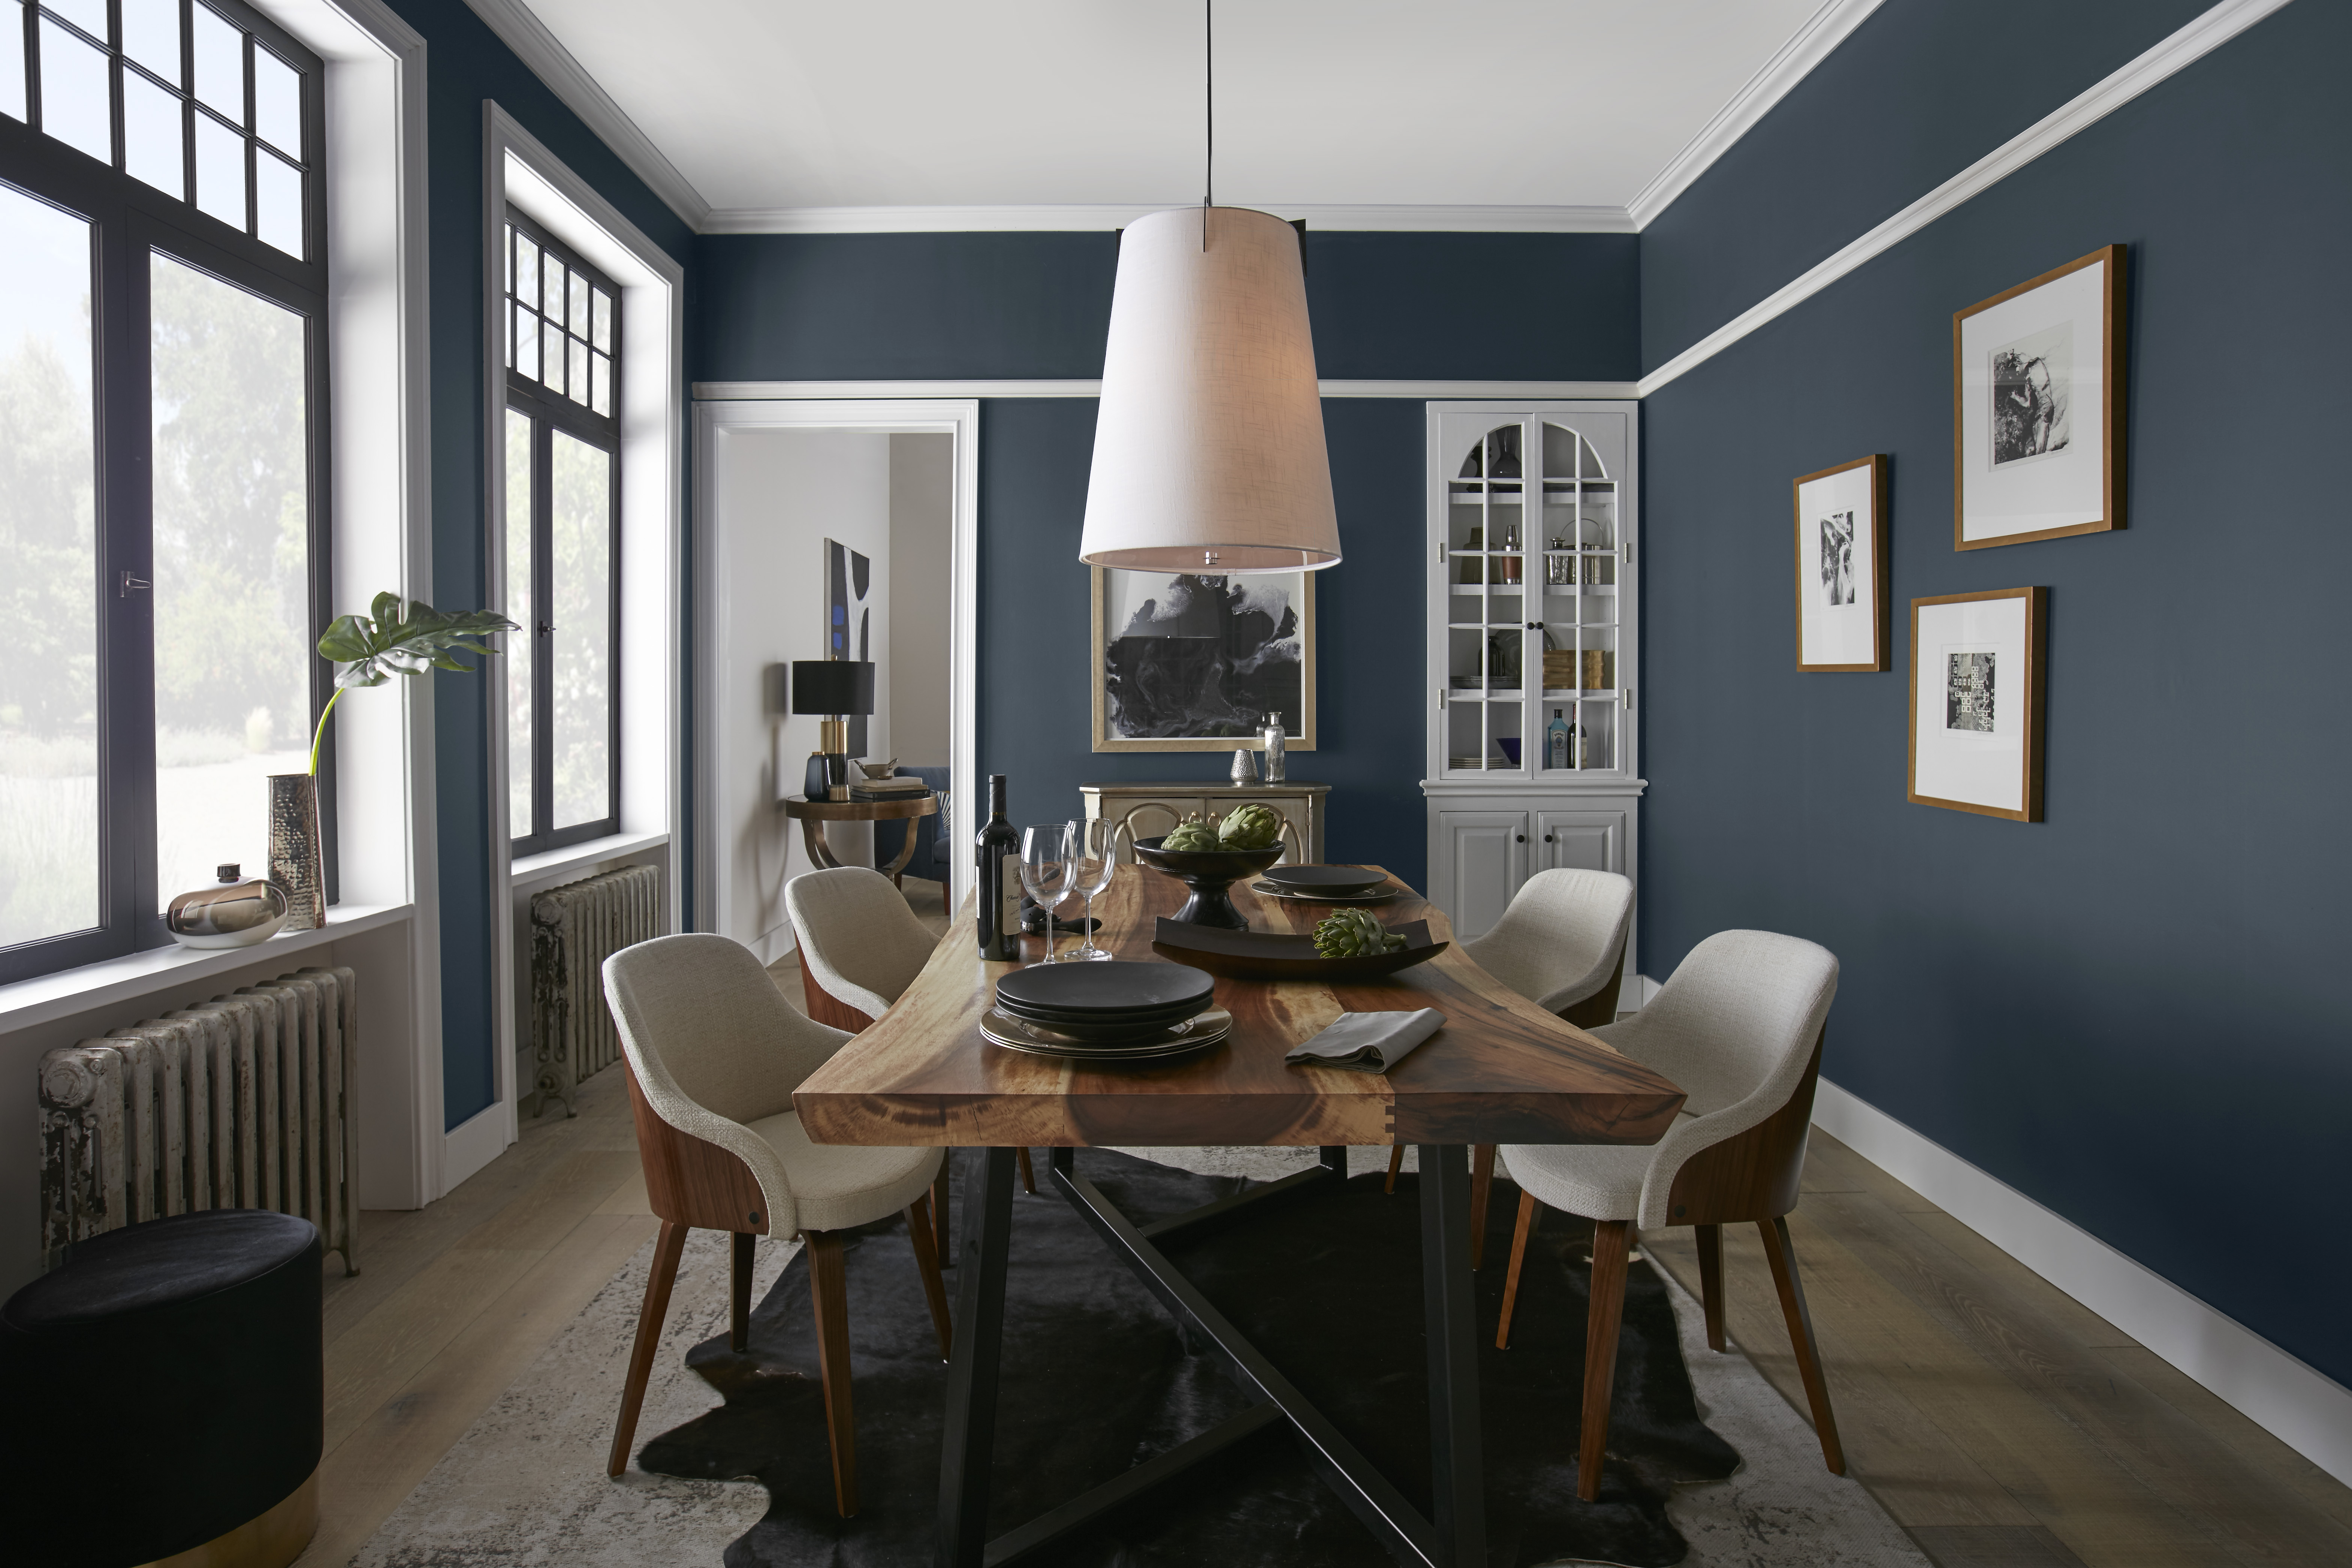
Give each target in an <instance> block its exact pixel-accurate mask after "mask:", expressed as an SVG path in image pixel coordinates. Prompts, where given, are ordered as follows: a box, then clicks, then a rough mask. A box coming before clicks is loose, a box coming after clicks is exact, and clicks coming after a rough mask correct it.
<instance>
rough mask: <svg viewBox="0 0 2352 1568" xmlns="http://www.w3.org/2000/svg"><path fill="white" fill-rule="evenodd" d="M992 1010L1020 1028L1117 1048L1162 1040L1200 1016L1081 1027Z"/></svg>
mask: <svg viewBox="0 0 2352 1568" xmlns="http://www.w3.org/2000/svg"><path fill="white" fill-rule="evenodd" d="M996 1010H997V1011H998V1012H999V1013H1002V1014H1003V1016H1006V1017H1008V1018H1015V1019H1018V1020H1019V1021H1021V1022H1022V1023H1024V1024H1030V1025H1034V1026H1036V1027H1038V1028H1040V1029H1049V1030H1051V1031H1052V1032H1053V1033H1055V1034H1057V1035H1067V1036H1068V1037H1070V1038H1072V1039H1074V1040H1085V1041H1087V1042H1088V1043H1089V1044H1099V1045H1120V1044H1124V1043H1127V1042H1129V1041H1135V1040H1156V1039H1159V1038H1160V1037H1162V1036H1165V1035H1166V1034H1167V1033H1168V1032H1169V1031H1170V1030H1171V1029H1173V1028H1175V1027H1176V1026H1178V1025H1180V1024H1187V1023H1190V1022H1191V1021H1192V1019H1194V1018H1197V1017H1199V1016H1200V1013H1185V1014H1181V1015H1179V1016H1160V1017H1155V1018H1118V1019H1107V1018H1105V1019H1092V1020H1088V1021H1087V1022H1084V1023H1081V1022H1078V1021H1077V1020H1076V1019H1069V1018H1038V1017H1033V1016H1030V1015H1028V1014H1026V1013H1016V1012H1014V1011H1013V1009H1012V1008H1010V1007H1007V1006H1005V1005H1003V1003H1001V1002H1000V1003H998V1004H997V1006H996ZM1208 1010H1209V1009H1207V1008H1205V1007H1204V1008H1202V1009H1201V1012H1202V1013H1205V1012H1207V1011H1208Z"/></svg>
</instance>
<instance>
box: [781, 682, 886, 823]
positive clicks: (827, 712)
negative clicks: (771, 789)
mask: <svg viewBox="0 0 2352 1568" xmlns="http://www.w3.org/2000/svg"><path fill="white" fill-rule="evenodd" d="M873 711H874V665H873V662H872V661H871V660H868V659H862V658H796V659H794V660H793V712H794V713H814V714H818V715H821V716H822V718H823V722H822V723H821V724H819V725H818V727H817V748H816V750H815V751H814V752H810V753H809V765H808V779H807V782H806V784H804V785H803V794H804V795H807V796H808V798H809V799H811V800H824V799H828V798H830V796H831V795H832V793H833V791H834V790H835V788H837V787H838V788H846V787H847V786H848V784H849V721H848V717H847V716H848V715H850V714H852V713H871V712H873Z"/></svg>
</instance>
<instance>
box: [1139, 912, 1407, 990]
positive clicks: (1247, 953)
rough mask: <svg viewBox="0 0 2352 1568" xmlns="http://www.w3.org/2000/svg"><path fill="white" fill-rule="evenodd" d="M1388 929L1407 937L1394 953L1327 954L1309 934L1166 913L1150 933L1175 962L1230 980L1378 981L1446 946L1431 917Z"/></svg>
mask: <svg viewBox="0 0 2352 1568" xmlns="http://www.w3.org/2000/svg"><path fill="white" fill-rule="evenodd" d="M1389 930H1390V931H1391V932H1392V933H1393V934H1395V935H1397V936H1401V937H1402V938H1404V946H1403V947H1402V948H1401V949H1399V950H1398V951H1396V952H1370V953H1365V954H1363V955H1361V956H1360V957H1357V958H1326V957H1324V956H1323V955H1322V954H1321V953H1319V952H1316V951H1315V938H1314V937H1313V936H1311V935H1308V936H1280V935H1276V933H1274V932H1272V931H1227V930H1224V929H1223V927H1219V926H1204V925H1193V924H1191V923H1189V922H1187V921H1171V920H1170V919H1168V918H1167V917H1166V916H1164V915H1163V916H1161V917H1160V923H1159V927H1158V929H1157V931H1155V932H1154V933H1153V935H1152V939H1151V951H1152V952H1156V953H1158V954H1159V955H1160V957H1162V958H1164V959H1167V960H1168V961H1169V962H1170V963H1189V964H1191V965H1192V967H1193V968H1195V969H1205V970H1207V971H1208V972H1209V973H1212V974H1221V975H1223V976H1224V977H1225V978H1227V979H1229V980H1275V981H1283V980H1303V981H1307V982H1309V983H1321V984H1331V985H1346V984H1360V983H1361V982H1363V981H1367V980H1378V979H1381V978H1382V977H1383V976H1385V975H1390V974H1394V973H1396V972H1397V971H1398V970H1400V969H1411V968H1412V966H1413V965H1414V964H1416V963H1428V962H1429V961H1430V960H1431V959H1433V958H1435V957H1436V956H1437V955H1438V954H1439V953H1441V952H1444V951H1445V949H1446V946H1447V944H1446V943H1445V942H1433V941H1432V940H1431V939H1430V935H1429V922H1428V921H1407V922H1405V923H1404V924H1402V925H1397V926H1391V927H1390V928H1389Z"/></svg>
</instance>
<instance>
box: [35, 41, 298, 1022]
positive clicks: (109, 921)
mask: <svg viewBox="0 0 2352 1568" xmlns="http://www.w3.org/2000/svg"><path fill="white" fill-rule="evenodd" d="M194 5H205V6H208V7H209V8H210V9H212V10H213V11H214V12H215V13H217V14H218V15H219V16H221V17H222V18H223V19H225V20H226V21H228V22H230V23H232V24H233V25H235V26H236V27H238V28H239V29H241V30H242V31H243V33H244V34H245V35H246V42H245V45H244V48H245V76H246V87H245V98H246V101H245V105H244V110H245V115H246V121H247V128H248V130H247V132H246V135H247V142H246V146H245V157H246V223H247V230H248V231H249V230H251V229H252V228H253V227H255V226H256V223H255V218H256V205H257V199H258V198H257V182H256V179H255V170H254V165H253V161H254V159H255V158H256V156H257V155H258V154H257V152H256V150H255V147H254V145H253V141H252V132H251V131H250V127H251V126H252V124H253V120H254V105H253V96H254V92H253V60H252V56H253V51H254V49H255V48H256V47H257V46H266V47H268V49H269V51H270V52H271V53H273V54H275V55H277V56H278V58H280V59H281V60H283V61H284V62H285V63H287V64H289V65H291V66H293V67H294V68H295V69H296V71H297V72H298V73H299V77H300V79H301V84H302V110H301V113H302V142H303V145H302V149H301V152H302V158H301V161H300V163H299V164H298V165H297V167H298V168H299V171H300V174H301V183H302V193H303V215H302V233H303V251H304V254H303V256H301V257H299V258H298V257H293V256H289V255H288V254H287V253H286V252H285V251H282V250H280V249H278V247H276V246H274V245H271V244H268V242H266V241H264V240H262V239H259V238H257V237H255V236H254V235H253V234H252V233H250V232H240V231H239V230H237V229H236V228H234V227H232V226H230V225H228V224H227V223H226V222H224V221H222V220H221V219H219V218H216V217H215V216H212V215H211V214H209V213H206V212H205V211H203V210H202V209H201V208H199V207H197V206H196V205H194V203H193V202H191V201H186V200H183V199H181V198H180V197H175V196H173V195H171V194H170V193H168V192H165V191H161V190H158V189H156V188H155V187H154V186H152V185H150V184H147V183H146V182H144V181H143V180H141V179H139V178H138V177H136V176H135V175H132V174H129V173H128V172H127V171H126V170H125V168H124V167H123V160H124V158H125V155H126V147H125V142H124V137H123V126H122V99H123V91H122V72H123V71H125V70H135V69H138V67H137V66H136V65H135V64H134V63H133V62H131V61H130V60H129V59H127V58H124V57H123V56H122V54H121V47H120V40H121V37H122V6H121V0H108V5H107V21H108V32H109V34H110V37H108V38H106V39H99V38H95V37H92V36H91V35H89V34H88V33H86V32H83V31H82V29H81V28H80V27H79V26H76V25H75V24H74V23H73V22H72V21H71V20H70V19H69V18H68V17H65V16H58V15H57V14H55V13H52V12H47V11H46V10H44V9H43V8H42V7H41V6H39V5H29V4H28V5H26V6H25V7H24V10H23V16H24V22H25V38H24V49H25V62H26V68H25V75H26V104H25V110H26V119H24V120H21V121H20V120H17V119H15V118H14V117H12V116H10V115H7V114H5V113H0V185H5V186H6V187H7V188H8V189H10V190H11V191H14V192H16V193H17V194H20V195H25V196H28V197H31V198H32V199H33V200H35V201H38V202H41V203H43V204H45V205H48V206H52V207H55V208H57V209H58V210H59V211H61V212H64V213H67V214H68V215H70V216H74V217H76V218H79V219H81V220H83V221H86V222H87V223H89V228H90V250H91V257H90V263H91V287H90V337H91V348H92V354H91V360H92V363H91V366H90V395H91V402H92V433H93V437H94V447H95V458H96V462H95V467H94V471H93V474H92V495H91V504H92V511H93V533H94V536H95V538H94V542H95V555H96V567H97V570H96V574H95V580H94V581H93V582H92V583H91V584H90V590H91V593H92V594H93V595H96V599H97V615H96V621H97V634H98V635H97V646H98V671H97V705H98V723H97V729H98V734H97V742H98V748H97V749H98V794H99V803H98V815H99V923H98V925H97V926H96V927H95V928H92V929H89V930H85V931H71V932H66V933H63V934H60V935H56V936H48V937H42V938H38V939H36V940H34V941H31V942H20V943H17V944H16V945H14V946H10V947H6V948H0V984H8V983H11V982H14V981H18V980H26V979H31V978H34V977H36V976H39V975H44V974H52V973H58V972H59V971H61V970H68V969H75V968H79V967H80V966H82V965H84V964H88V963H100V962H103V961H104V960H107V959H110V958H119V957H122V956H124V955H126V954H129V953H132V952H142V951H144V950H146V949H149V948H156V947H165V946H169V945H171V942H172V937H171V933H170V932H169V931H166V930H165V929H164V926H163V899H162V896H161V895H162V893H163V889H159V888H158V886H157V881H158V868H157V855H156V847H155V797H156V780H155V684H154V682H155V636H154V631H155V625H154V603H153V600H154V595H153V594H152V592H151V591H147V589H146V584H152V582H153V580H154V537H153V523H154V511H153V503H154V492H153V487H152V471H153V439H154V430H153V408H152V390H153V382H152V374H153V371H152V357H151V346H152V333H151V316H150V298H149V283H150V279H151V277H152V263H151V262H150V261H149V259H148V258H149V254H150V252H152V251H161V252H162V253H163V254H164V255H166V256H169V257H170V258H172V259H173V260H174V261H177V262H179V263H181V264H183V265H184V266H187V267H189V268H194V269H195V270H197V271H199V272H203V273H205V274H208V275H209V276H211V277H213V278H215V279H219V280H220V281H222V282H224V283H226V284H229V285H231V286H232V287H235V288H238V289H244V290H246V291H247V292H248V293H251V294H254V295H257V296H258V297H260V298H262V299H266V300H269V301H270V302H271V303H273V304H277V305H280V306H282V307H284V308H286V309H288V310H293V311H296V312H298V313H299V314H300V315H301V316H302V318H303V320H304V321H305V322H306V324H307V325H306V331H305V340H306V341H305V361H306V364H305V371H304V381H305V386H304V399H303V407H304V415H305V425H306V429H305V432H304V447H305V449H306V453H307V456H308V458H309V468H310V474H309V483H308V487H307V489H308V496H307V500H308V502H309V505H310V572H309V574H308V575H309V578H310V640H311V644H312V645H313V646H311V647H307V648H306V650H305V653H306V657H307V658H308V660H309V664H310V714H309V716H308V723H307V726H306V730H305V732H306V733H307V732H308V729H309V728H310V727H315V726H316V724H317V723H318V718H319V714H320V711H322V710H323V709H324V707H325V705H326V702H327V700H328V698H329V696H330V695H331V693H332V691H333V689H334V684H333V683H334V668H333V666H332V665H331V664H330V663H328V662H327V661H326V660H325V659H323V658H319V657H318V654H317V650H316V647H315V644H316V640H317V638H318V637H319V635H320V633H322V632H324V631H325V629H326V625H327V622H328V620H329V619H330V618H331V615H330V610H329V605H330V604H331V594H332V589H333V581H334V578H333V563H332V560H331V542H332V532H333V531H332V527H331V517H330V513H329V501H330V498H331V494H332V484H331V468H330V458H331V452H330V449H329V448H330V440H329V437H330V432H331V421H330V417H329V405H328V390H329V385H330V379H331V378H330V375H329V365H328V352H329V345H328V334H327V313H328V269H327V222H326V206H327V204H326V200H325V178H324V165H325V147H326V104H325V96H326V95H325V86H326V73H325V67H324V65H323V63H322V62H321V61H320V58H318V56H317V55H315V54H314V53H312V52H311V51H310V49H308V48H306V47H303V45H302V44H301V43H300V42H299V41H298V40H297V39H295V38H294V37H292V36H291V35H290V34H289V33H287V32H286V31H285V29H283V28H282V27H280V26H278V25H277V24H276V23H275V22H272V21H271V20H270V19H269V18H268V17H267V16H263V15H261V14H260V13H259V12H257V11H255V10H253V9H252V8H250V7H249V6H247V5H242V4H239V3H238V0H181V6H180V33H181V42H180V47H181V62H182V71H183V79H188V77H189V76H190V75H192V73H193V63H194V26H193V22H194V17H193V13H192V10H191V7H192V6H194ZM44 16H46V17H47V19H48V20H50V21H51V22H53V23H55V24H57V25H58V26H64V27H66V28H68V29H69V30H70V31H72V32H73V33H75V34H76V35H77V36H79V37H82V38H84V39H86V40H88V41H89V42H91V43H94V44H97V45H98V46H99V47H101V48H105V49H107V50H108V51H109V53H110V57H112V58H110V69H109V73H108V83H109V88H108V90H109V96H110V115H111V120H112V128H113V129H112V135H113V145H114V162H113V163H112V164H111V165H110V164H108V163H101V162H100V161H99V160H98V159H96V158H94V157H92V156H90V155H89V153H84V152H83V151H81V150H80V149H79V148H77V147H74V146H72V145H70V144H68V143H67V142H62V141H59V140H58V139H56V138H54V137H52V136H50V135H48V134H47V132H44V131H42V130H41V129H40V125H41V105H40V85H39V84H40V72H39V68H38V61H39V47H40V34H39V28H40V22H41V19H42V18H43V17H44ZM118 62H119V63H118ZM186 96H187V97H188V98H189V99H190V100H193V96H194V95H193V93H189V94H187V95H186ZM202 112H204V111H203V110H198V109H195V108H194V107H193V104H192V102H191V103H185V104H184V105H183V108H182V114H183V120H182V131H181V135H182V150H183V155H184V160H185V163H186V167H187V169H188V170H189V174H188V176H187V179H188V183H187V184H185V185H184V187H183V188H184V190H190V191H192V190H193V189H194V173H193V171H194V156H195V153H194V144H195V138H194V122H193V117H194V115H196V114H198V113H202ZM333 753H334V738H333V736H331V735H330V736H329V737H328V738H327V744H326V745H325V746H323V747H321V748H320V758H319V777H320V816H321V824H320V826H321V827H322V830H323V833H324V837H325V840H326V868H327V898H328V900H329V902H330V903H332V902H333V901H334V900H336V898H337V897H338V895H339V888H338V870H337V866H336V854H335V845H336V834H335V829H336V824H335V819H334V799H335V790H334V787H333V785H334V773H333ZM253 809H254V813H255V815H256V816H257V818H258V817H260V816H262V815H263V813H264V812H265V810H266V805H265V802H264V801H263V800H261V799H260V798H258V797H257V798H256V799H255V801H254V803H253ZM260 869H262V868H248V870H249V871H258V870H260ZM171 890H172V891H174V892H177V891H183V890H184V889H171Z"/></svg>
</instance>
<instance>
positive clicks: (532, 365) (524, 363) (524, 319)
mask: <svg viewBox="0 0 2352 1568" xmlns="http://www.w3.org/2000/svg"><path fill="white" fill-rule="evenodd" d="M514 319H515V369H517V370H518V371H520V372H521V373H522V374H524V375H527V376H529V377H530V379H531V380H533V381H537V380H538V379H539V318H538V317H537V316H534V315H532V314H531V313H530V311H529V310H524V309H523V308H522V307H521V306H520V305H518V306H516V307H515V313H514Z"/></svg>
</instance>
